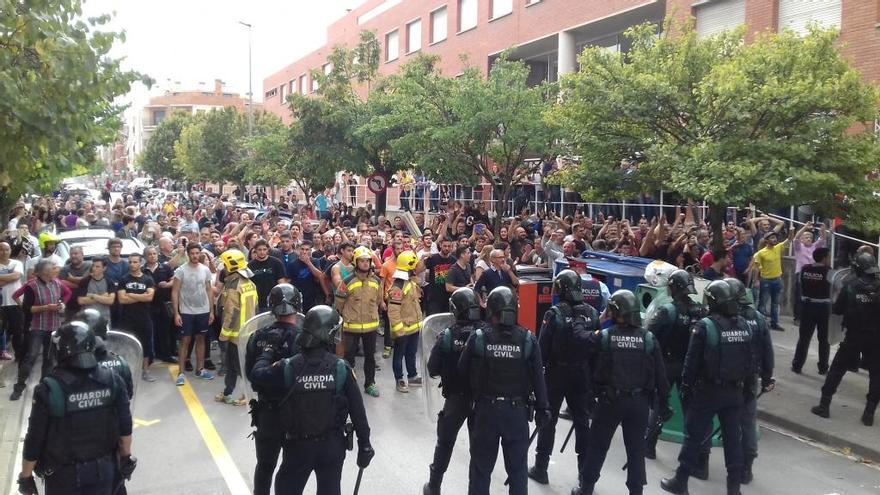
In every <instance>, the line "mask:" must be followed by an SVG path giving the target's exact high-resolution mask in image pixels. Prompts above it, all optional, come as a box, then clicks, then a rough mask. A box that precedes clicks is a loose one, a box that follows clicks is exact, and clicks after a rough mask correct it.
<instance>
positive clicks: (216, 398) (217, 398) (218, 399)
mask: <svg viewBox="0 0 880 495" xmlns="http://www.w3.org/2000/svg"><path fill="white" fill-rule="evenodd" d="M225 401H226V395H225V394H224V393H223V392H220V393H219V394H217V395H215V396H214V402H225Z"/></svg>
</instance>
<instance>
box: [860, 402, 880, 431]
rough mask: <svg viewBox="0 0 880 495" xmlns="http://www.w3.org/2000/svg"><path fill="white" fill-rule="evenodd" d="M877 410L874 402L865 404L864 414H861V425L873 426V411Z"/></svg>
mask: <svg viewBox="0 0 880 495" xmlns="http://www.w3.org/2000/svg"><path fill="white" fill-rule="evenodd" d="M876 410H877V403H876V402H868V403H867V404H865V412H863V413H862V424H863V425H865V426H874V411H876Z"/></svg>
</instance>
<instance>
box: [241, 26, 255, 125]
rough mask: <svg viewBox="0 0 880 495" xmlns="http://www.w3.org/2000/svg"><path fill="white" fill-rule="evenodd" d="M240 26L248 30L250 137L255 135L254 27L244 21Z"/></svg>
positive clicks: (248, 112) (248, 111)
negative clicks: (252, 54) (252, 35)
mask: <svg viewBox="0 0 880 495" xmlns="http://www.w3.org/2000/svg"><path fill="white" fill-rule="evenodd" d="M238 23H239V24H241V25H242V26H244V27H246V28H247V30H248V107H247V114H248V136H253V135H254V87H253V76H252V72H253V64H252V61H253V58H252V56H251V52H252V50H251V48H252V42H251V40H252V38H251V28H252V26H251V25H250V24H248V23H246V22H244V21H238Z"/></svg>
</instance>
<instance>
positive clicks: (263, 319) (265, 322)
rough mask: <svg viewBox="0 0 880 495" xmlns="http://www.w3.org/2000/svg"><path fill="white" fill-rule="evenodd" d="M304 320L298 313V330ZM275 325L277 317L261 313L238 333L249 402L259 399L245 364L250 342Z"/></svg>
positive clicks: (246, 394) (239, 361)
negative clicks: (258, 334)
mask: <svg viewBox="0 0 880 495" xmlns="http://www.w3.org/2000/svg"><path fill="white" fill-rule="evenodd" d="M303 318H305V317H304V316H303V314H302V313H297V314H296V321H295V322H294V325H296V326H297V327H298V328H301V327H302V322H303ZM273 323H275V315H273V314H272V313H271V312H266V313H260V314H258V315H256V316H254V317H252V318H251V319H249V320H248V321H246V322H244V325H242V327H241V329H240V330H239V332H238V363H239V365H240V367H239V369H241V377H242V383H243V385H244V395H245V397H246V398H247V400H248V401H250V400H251V399H255V398H256V397H257V394H256V392H254V387H253V384H251V381H250V379H249V378H248V376H247V370H246V369H244V368H245V363H246V362H247V359H246V356H247V348H248V342H249V341H250V339H251V337H252V336H253V334H254V332H256V331H257V330H259V329H261V328H265V327H268V326H270V325H272V324H273ZM258 357H259V356H254V362H256V359H257V358H258ZM228 369H229V367H228V366H227V370H228Z"/></svg>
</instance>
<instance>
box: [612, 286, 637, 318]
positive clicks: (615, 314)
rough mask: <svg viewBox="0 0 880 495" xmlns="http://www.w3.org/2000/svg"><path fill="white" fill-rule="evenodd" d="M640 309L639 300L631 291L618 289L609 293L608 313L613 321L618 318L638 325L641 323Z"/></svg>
mask: <svg viewBox="0 0 880 495" xmlns="http://www.w3.org/2000/svg"><path fill="white" fill-rule="evenodd" d="M640 311H641V307H640V306H639V300H638V299H636V295H635V294H633V293H632V291H628V290H626V289H620V290H618V291H615V292H614V294H611V299H609V300H608V313H609V314H610V315H611V319H612V320H614V322H617V320H618V318H620V319H622V320H623V321H624V322H626V323H627V324H629V325H632V326H634V327H637V326H640V325H641V324H642V314H641V312H640Z"/></svg>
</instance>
